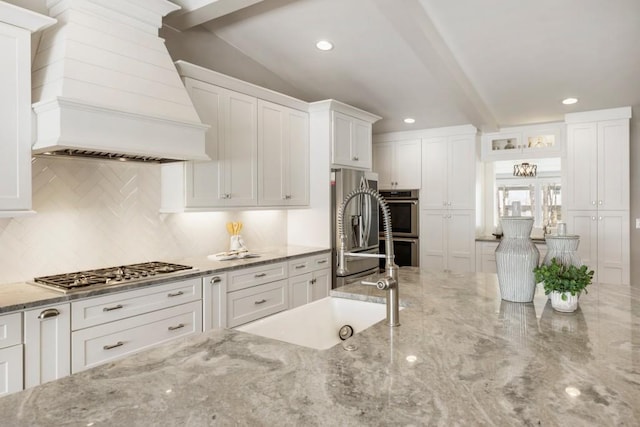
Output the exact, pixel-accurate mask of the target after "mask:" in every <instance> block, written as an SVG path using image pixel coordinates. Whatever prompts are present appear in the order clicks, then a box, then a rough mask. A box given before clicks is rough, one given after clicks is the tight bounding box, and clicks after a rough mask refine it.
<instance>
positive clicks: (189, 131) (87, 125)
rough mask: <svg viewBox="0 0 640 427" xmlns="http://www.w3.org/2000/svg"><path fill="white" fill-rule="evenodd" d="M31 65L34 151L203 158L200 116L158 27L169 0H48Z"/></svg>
mask: <svg viewBox="0 0 640 427" xmlns="http://www.w3.org/2000/svg"><path fill="white" fill-rule="evenodd" d="M47 7H48V8H49V15H50V16H52V17H54V18H56V19H57V20H58V23H57V24H56V25H55V26H53V27H51V28H49V29H47V30H46V31H44V32H43V34H42V39H41V41H40V44H39V46H38V49H37V51H36V55H35V58H34V61H33V65H32V70H33V72H32V99H33V102H34V104H33V110H34V113H35V120H36V123H35V127H36V139H35V142H34V144H33V152H34V154H43V153H46V154H52V155H77V156H90V157H101V158H114V159H122V160H125V159H127V160H139V161H152V162H166V161H175V160H206V159H208V157H207V155H206V154H205V148H204V135H205V132H206V130H207V128H208V126H206V125H203V124H202V123H201V122H200V119H199V117H198V114H197V113H196V110H195V109H194V107H193V104H192V103H191V100H190V98H189V95H188V94H187V92H186V90H185V88H184V85H183V84H182V81H181V80H180V77H179V75H178V73H177V71H176V69H175V66H174V64H173V61H172V59H171V57H170V56H169V53H168V51H167V49H166V47H165V45H164V40H163V39H161V38H159V37H158V29H159V28H160V27H161V25H162V17H163V16H165V15H167V14H168V13H170V12H172V11H174V10H177V9H179V6H177V5H175V4H173V3H170V2H168V1H165V0H48V1H47Z"/></svg>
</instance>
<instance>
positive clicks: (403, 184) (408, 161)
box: [373, 139, 422, 190]
mask: <svg viewBox="0 0 640 427" xmlns="http://www.w3.org/2000/svg"><path fill="white" fill-rule="evenodd" d="M373 171H374V172H376V173H377V174H378V188H379V189H381V190H414V189H420V187H421V185H422V179H421V140H420V139H411V140H406V141H390V142H378V143H374V144H373Z"/></svg>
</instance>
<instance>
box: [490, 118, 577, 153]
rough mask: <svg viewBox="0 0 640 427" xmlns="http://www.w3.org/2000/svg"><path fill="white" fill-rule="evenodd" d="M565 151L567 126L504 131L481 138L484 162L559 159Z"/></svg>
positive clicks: (554, 125)
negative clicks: (565, 130) (565, 129)
mask: <svg viewBox="0 0 640 427" xmlns="http://www.w3.org/2000/svg"><path fill="white" fill-rule="evenodd" d="M563 147H564V123H549V124H545V125H535V126H520V127H513V128H504V129H501V130H500V132H494V133H485V134H484V135H482V151H481V152H482V160H484V161H492V160H518V159H525V158H543V157H559V156H560V155H561V154H562V149H563Z"/></svg>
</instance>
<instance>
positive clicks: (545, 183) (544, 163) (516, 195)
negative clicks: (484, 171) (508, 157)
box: [494, 158, 562, 230]
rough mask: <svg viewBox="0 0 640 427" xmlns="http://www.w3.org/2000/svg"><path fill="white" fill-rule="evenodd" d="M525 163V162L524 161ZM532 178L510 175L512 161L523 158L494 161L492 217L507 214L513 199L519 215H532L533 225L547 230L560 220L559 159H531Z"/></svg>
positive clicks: (509, 212)
mask: <svg viewBox="0 0 640 427" xmlns="http://www.w3.org/2000/svg"><path fill="white" fill-rule="evenodd" d="M524 162H526V161H524ZM528 162H529V163H531V164H536V166H537V173H536V176H535V177H519V176H514V175H513V170H514V164H516V163H523V161H518V162H516V161H513V160H512V161H500V162H495V164H494V171H495V187H494V188H495V193H494V194H495V202H496V205H495V218H496V225H497V219H498V218H500V217H501V216H510V215H511V206H512V204H513V202H515V201H518V202H520V205H521V212H522V213H521V215H523V216H531V217H533V218H534V227H536V228H541V229H543V230H547V229H548V228H549V227H555V226H556V225H557V223H558V221H560V220H561V219H562V212H561V209H562V191H561V190H562V189H561V174H560V159H559V158H551V159H535V160H529V161H528Z"/></svg>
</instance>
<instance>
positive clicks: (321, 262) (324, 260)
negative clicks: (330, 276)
mask: <svg viewBox="0 0 640 427" xmlns="http://www.w3.org/2000/svg"><path fill="white" fill-rule="evenodd" d="M326 263H327V260H326V259H321V260H319V261H318V264H326Z"/></svg>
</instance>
